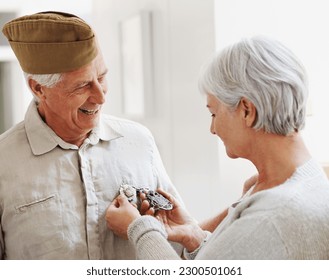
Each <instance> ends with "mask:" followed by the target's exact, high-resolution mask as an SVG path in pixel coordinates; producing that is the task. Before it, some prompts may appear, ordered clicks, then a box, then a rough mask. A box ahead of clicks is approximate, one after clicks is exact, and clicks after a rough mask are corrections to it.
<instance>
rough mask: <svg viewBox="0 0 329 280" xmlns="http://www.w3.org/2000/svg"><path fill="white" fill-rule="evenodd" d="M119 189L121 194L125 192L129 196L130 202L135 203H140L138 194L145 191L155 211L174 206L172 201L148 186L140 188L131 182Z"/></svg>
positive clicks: (169, 208)
mask: <svg viewBox="0 0 329 280" xmlns="http://www.w3.org/2000/svg"><path fill="white" fill-rule="evenodd" d="M119 191H120V194H123V195H124V196H126V197H127V198H128V201H129V202H131V203H135V204H138V202H139V203H140V201H139V199H138V194H139V193H141V192H142V193H145V195H146V199H147V201H148V202H149V203H150V206H151V207H153V208H154V210H155V211H157V210H171V209H172V208H173V205H172V203H171V202H170V201H169V200H168V199H167V198H165V197H164V196H163V195H162V194H160V193H158V192H156V191H152V190H149V189H148V188H139V187H135V186H133V185H129V184H122V185H121V186H120V189H119Z"/></svg>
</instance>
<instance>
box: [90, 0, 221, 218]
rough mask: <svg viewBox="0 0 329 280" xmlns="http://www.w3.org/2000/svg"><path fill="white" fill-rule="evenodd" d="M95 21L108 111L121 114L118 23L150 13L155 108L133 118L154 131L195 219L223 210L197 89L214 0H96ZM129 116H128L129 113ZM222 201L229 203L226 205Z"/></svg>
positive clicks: (209, 49) (208, 49) (211, 44)
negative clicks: (104, 70) (105, 70)
mask: <svg viewBox="0 0 329 280" xmlns="http://www.w3.org/2000/svg"><path fill="white" fill-rule="evenodd" d="M93 5H94V6H93V15H94V18H93V21H94V27H95V29H96V31H97V33H98V37H99V41H100V44H101V46H102V49H103V52H104V55H105V59H106V62H107V64H108V67H109V75H108V79H109V87H110V90H109V97H108V101H107V106H106V108H105V110H106V111H107V112H108V113H111V114H114V115H118V116H124V117H130V116H125V115H123V111H122V85H121V76H120V75H121V74H120V73H121V62H120V44H119V33H118V30H119V23H120V21H122V20H125V19H127V18H129V17H130V16H132V15H135V14H136V13H138V12H139V11H141V10H147V11H151V12H152V15H153V17H152V22H153V23H152V29H153V31H152V36H153V37H152V38H153V39H152V43H153V69H154V71H153V74H154V100H155V102H154V105H153V106H154V108H155V114H154V115H153V116H150V117H146V118H139V119H136V120H137V121H139V122H141V123H143V124H145V125H146V126H147V127H148V128H149V129H150V130H151V131H152V132H153V134H154V136H155V139H156V142H157V144H158V146H159V149H160V153H161V155H162V158H163V161H164V164H165V166H166V169H167V171H168V173H169V175H170V177H171V179H172V181H173V182H174V183H175V185H176V187H177V188H178V189H179V191H180V193H181V195H182V197H183V198H184V201H185V203H186V206H187V208H188V209H189V210H190V211H191V212H192V214H193V215H194V216H195V217H196V218H197V219H203V218H205V217H208V216H209V215H211V214H213V213H215V212H218V211H219V210H218V209H219V208H220V207H221V205H218V182H219V179H218V157H217V149H218V147H217V139H216V138H215V137H213V136H212V135H210V133H209V125H210V114H209V113H208V112H207V109H206V107H205V105H206V103H205V99H204V97H202V96H201V95H200V94H199V92H198V89H197V77H198V73H199V69H200V67H201V65H202V64H203V63H204V61H205V59H206V58H208V57H209V55H210V54H211V53H213V51H214V49H215V39H214V17H213V16H214V14H213V10H214V8H213V0H109V1H107V0H94V1H93ZM130 118H131V117H130ZM222 207H224V206H222Z"/></svg>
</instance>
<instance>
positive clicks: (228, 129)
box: [207, 94, 246, 158]
mask: <svg viewBox="0 0 329 280" xmlns="http://www.w3.org/2000/svg"><path fill="white" fill-rule="evenodd" d="M207 107H208V109H209V111H210V114H211V126H210V132H211V133H212V134H216V135H217V136H218V137H219V138H220V139H221V140H222V141H223V143H224V145H225V148H226V153H227V155H228V156H229V157H231V158H238V157H242V156H243V154H244V150H245V147H246V146H245V145H246V141H245V128H246V125H245V122H244V121H243V115H242V112H241V109H240V108H239V107H240V106H239V107H238V108H237V110H232V109H230V108H229V107H228V106H226V105H225V104H223V103H222V102H221V101H219V100H218V99H217V98H216V97H215V96H213V95H211V94H208V95H207Z"/></svg>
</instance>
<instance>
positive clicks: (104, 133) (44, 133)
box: [25, 101, 122, 155]
mask: <svg viewBox="0 0 329 280" xmlns="http://www.w3.org/2000/svg"><path fill="white" fill-rule="evenodd" d="M25 129H26V134H27V138H28V141H29V143H30V146H31V149H32V152H33V154H34V155H42V154H45V153H48V152H50V151H51V150H53V149H54V148H55V147H57V146H60V147H61V148H62V149H74V150H78V149H79V147H78V146H76V145H73V144H70V143H67V142H65V141H64V140H63V139H61V138H60V137H59V136H58V135H56V133H55V132H54V131H53V130H52V129H51V128H50V127H49V126H48V125H47V124H46V123H45V122H44V121H43V120H42V118H41V117H40V115H39V112H38V109H37V105H36V103H35V101H32V102H31V104H30V105H29V108H28V109H27V112H26V115H25ZM119 137H122V135H121V134H119V133H118V132H117V131H115V130H114V129H113V128H112V127H111V126H110V125H109V124H108V123H106V122H105V119H104V117H103V116H102V115H101V118H100V122H99V124H98V126H97V127H95V128H94V129H93V130H92V131H91V133H90V135H89V137H88V138H87V139H86V140H85V142H87V143H90V144H92V145H95V144H97V143H98V142H99V140H102V141H111V140H114V139H116V138H119Z"/></svg>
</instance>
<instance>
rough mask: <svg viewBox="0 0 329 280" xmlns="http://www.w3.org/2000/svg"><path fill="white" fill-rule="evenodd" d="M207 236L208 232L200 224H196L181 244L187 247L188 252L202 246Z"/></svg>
mask: <svg viewBox="0 0 329 280" xmlns="http://www.w3.org/2000/svg"><path fill="white" fill-rule="evenodd" d="M206 237H207V233H206V232H205V231H204V230H202V229H201V228H200V227H199V226H198V225H194V226H193V227H192V228H191V229H190V230H189V234H187V235H185V237H184V239H183V240H182V242H181V244H182V245H183V246H184V247H185V248H186V250H187V251H188V252H193V251H194V250H196V249H197V248H199V247H200V244H201V243H202V242H203V240H204V239H205V238H206Z"/></svg>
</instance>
